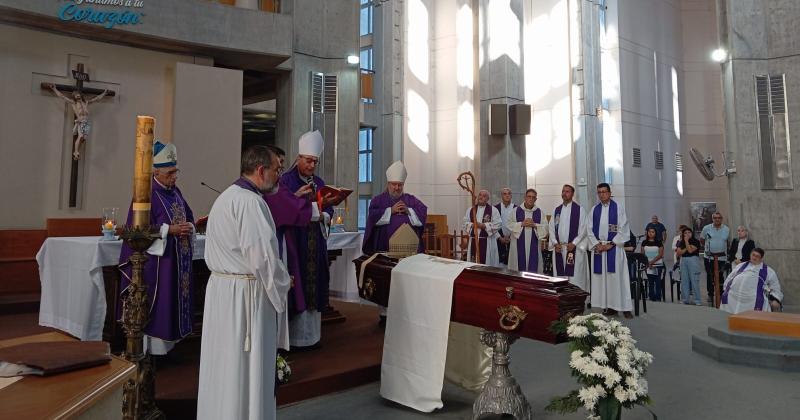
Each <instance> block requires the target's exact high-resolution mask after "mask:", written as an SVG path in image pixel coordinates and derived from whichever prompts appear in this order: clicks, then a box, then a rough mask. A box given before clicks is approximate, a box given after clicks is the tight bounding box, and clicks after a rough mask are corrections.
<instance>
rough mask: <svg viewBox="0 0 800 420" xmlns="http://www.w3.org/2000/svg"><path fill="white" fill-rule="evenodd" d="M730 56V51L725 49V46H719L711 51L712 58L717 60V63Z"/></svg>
mask: <svg viewBox="0 0 800 420" xmlns="http://www.w3.org/2000/svg"><path fill="white" fill-rule="evenodd" d="M727 58H728V52H727V51H725V49H724V48H717V49H716V50H714V51H711V59H712V60H714V61H716V62H717V63H721V62H723V61H725V60H726V59H727Z"/></svg>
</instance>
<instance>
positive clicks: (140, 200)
mask: <svg viewBox="0 0 800 420" xmlns="http://www.w3.org/2000/svg"><path fill="white" fill-rule="evenodd" d="M155 124H156V120H155V119H154V118H153V117H147V116H141V115H140V116H138V117H136V154H135V155H134V161H133V204H132V206H131V207H132V210H133V227H138V228H143V227H147V226H149V225H150V184H151V182H152V180H153V129H154V128H155Z"/></svg>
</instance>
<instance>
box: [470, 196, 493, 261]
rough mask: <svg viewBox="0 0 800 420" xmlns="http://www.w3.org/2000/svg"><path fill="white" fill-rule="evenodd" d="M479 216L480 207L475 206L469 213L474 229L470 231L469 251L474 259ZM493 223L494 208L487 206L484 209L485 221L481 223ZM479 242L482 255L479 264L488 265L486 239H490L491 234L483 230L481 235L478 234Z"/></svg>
mask: <svg viewBox="0 0 800 420" xmlns="http://www.w3.org/2000/svg"><path fill="white" fill-rule="evenodd" d="M477 214H478V206H473V207H472V210H471V211H470V212H469V220H470V221H471V222H472V228H470V230H469V238H470V241H471V242H470V244H469V251H470V255H472V258H475V223H476V222H475V216H476V215H477ZM491 222H492V206H490V205H486V206H484V209H483V219H482V220H481V221H480V223H484V224H485V223H491ZM478 235H479V236H478V240H479V241H480V242H479V243H480V255H479V258H480V259H479V261H478V263H479V264H486V245H487V242H486V238H488V237H489V234H488V233H486V229H481V230H480V233H479V234H478Z"/></svg>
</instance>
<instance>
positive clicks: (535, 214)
mask: <svg viewBox="0 0 800 420" xmlns="http://www.w3.org/2000/svg"><path fill="white" fill-rule="evenodd" d="M537 198H538V193H537V192H536V190H534V189H533V188H529V189H528V190H527V191H525V201H524V202H523V203H522V205H521V206H519V207H517V210H516V211H515V212H514V213H513V214H511V215H510V216H509V219H508V220H507V221H506V225H507V226H508V228H509V230H510V231H511V247H510V249H509V251H508V268H509V269H511V270H518V271H527V272H529V273H539V274H542V272H543V270H544V260H542V248H543V245H542V242H541V239H542V238H543V237H544V236H545V235H543V234H542V233H543V232H542V231H544V232H545V233H546V232H547V224H546V222H545V223H542V220H544V217H543V215H542V209H540V208H539V207H538V206H536V199H537Z"/></svg>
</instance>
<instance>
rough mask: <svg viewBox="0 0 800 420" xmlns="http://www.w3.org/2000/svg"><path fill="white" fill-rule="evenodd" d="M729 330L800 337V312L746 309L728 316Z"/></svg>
mask: <svg viewBox="0 0 800 420" xmlns="http://www.w3.org/2000/svg"><path fill="white" fill-rule="evenodd" d="M728 327H729V328H730V329H731V330H736V331H744V332H749V333H757V334H770V335H778V336H782V337H794V338H800V314H790V313H786V312H762V311H747V312H742V313H739V314H735V315H731V316H730V317H729V318H728Z"/></svg>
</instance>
